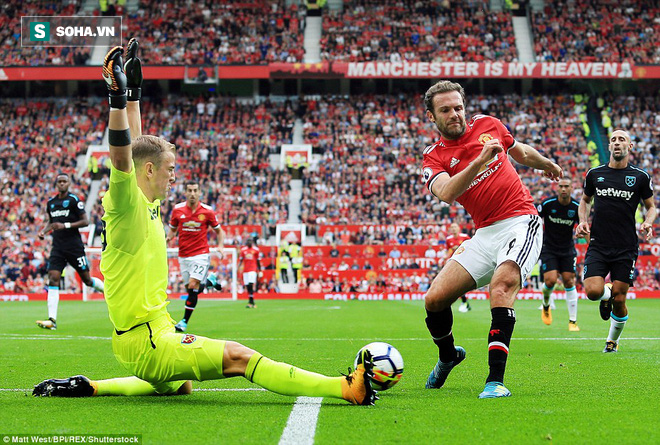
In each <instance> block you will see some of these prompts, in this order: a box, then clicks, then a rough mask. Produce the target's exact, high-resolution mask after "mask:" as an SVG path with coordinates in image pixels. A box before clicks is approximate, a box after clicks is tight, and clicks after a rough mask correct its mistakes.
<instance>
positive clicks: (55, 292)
mask: <svg viewBox="0 0 660 445" xmlns="http://www.w3.org/2000/svg"><path fill="white" fill-rule="evenodd" d="M59 302H60V288H59V287H57V286H48V318H51V319H53V320H57V305H58V304H59Z"/></svg>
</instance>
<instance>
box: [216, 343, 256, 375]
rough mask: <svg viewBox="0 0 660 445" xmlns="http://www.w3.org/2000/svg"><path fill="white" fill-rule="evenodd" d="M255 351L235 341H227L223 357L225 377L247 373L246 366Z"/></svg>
mask: <svg viewBox="0 0 660 445" xmlns="http://www.w3.org/2000/svg"><path fill="white" fill-rule="evenodd" d="M254 353H255V351H254V350H252V349H250V348H248V347H247V346H244V345H242V344H240V343H237V342H235V341H228V342H226V343H225V349H224V351H223V357H222V371H223V374H224V375H225V377H233V376H237V375H245V368H246V367H247V364H248V362H249V361H250V357H252V356H253V355H254Z"/></svg>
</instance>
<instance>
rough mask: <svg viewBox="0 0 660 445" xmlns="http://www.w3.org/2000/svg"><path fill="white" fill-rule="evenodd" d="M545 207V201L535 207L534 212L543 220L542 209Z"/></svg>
mask: <svg viewBox="0 0 660 445" xmlns="http://www.w3.org/2000/svg"><path fill="white" fill-rule="evenodd" d="M544 207H545V201H543V202H542V203H541V204H539V205H537V206H536V211H538V212H539V216H540V217H541V218H543V208H544Z"/></svg>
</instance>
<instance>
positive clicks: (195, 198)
mask: <svg viewBox="0 0 660 445" xmlns="http://www.w3.org/2000/svg"><path fill="white" fill-rule="evenodd" d="M201 193H202V192H201V191H200V190H199V185H197V184H194V185H190V184H188V185H187V186H186V192H185V195H186V201H187V202H188V205H189V206H190V207H196V206H197V203H199V197H200V195H201Z"/></svg>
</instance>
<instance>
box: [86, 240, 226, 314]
mask: <svg viewBox="0 0 660 445" xmlns="http://www.w3.org/2000/svg"><path fill="white" fill-rule="evenodd" d="M85 253H86V254H87V261H89V264H90V269H91V274H92V276H93V277H97V278H100V279H103V275H101V271H100V269H99V264H100V262H101V248H100V247H87V248H85ZM167 261H168V266H169V277H168V283H167V293H168V295H169V297H170V298H172V297H175V296H177V295H182V294H185V295H187V291H186V284H187V283H184V282H183V278H182V277H181V269H180V268H179V249H178V248H168V249H167ZM237 271H238V251H237V249H236V248H235V247H225V248H224V249H223V250H222V255H220V253H219V249H217V248H211V266H210V268H209V273H210V272H215V274H216V275H217V277H218V283H222V290H221V291H217V290H215V289H205V290H204V293H203V294H201V295H200V297H202V298H204V297H207V298H216V299H226V300H229V299H231V300H237V299H238V280H237ZM82 295H83V301H87V300H91V299H100V298H103V296H102V295H101V294H100V293H97V292H95V291H94V290H93V289H89V288H87V286H82Z"/></svg>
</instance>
